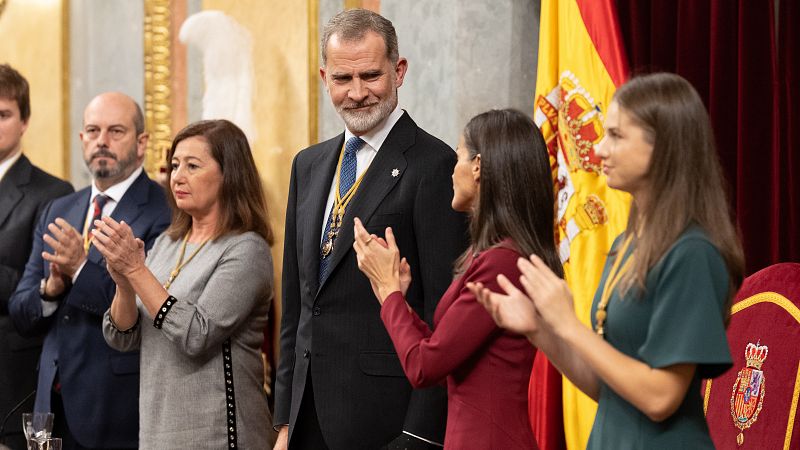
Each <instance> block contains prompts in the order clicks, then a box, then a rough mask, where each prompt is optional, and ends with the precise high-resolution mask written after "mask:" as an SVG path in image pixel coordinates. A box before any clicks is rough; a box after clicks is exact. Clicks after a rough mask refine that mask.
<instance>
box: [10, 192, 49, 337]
mask: <svg viewBox="0 0 800 450" xmlns="http://www.w3.org/2000/svg"><path fill="white" fill-rule="evenodd" d="M52 220H53V219H52V218H50V206H49V205H48V207H47V209H46V210H45V211H44V213H43V214H42V215H41V216H40V217H39V221H38V223H37V224H36V228H35V230H34V235H33V244H32V246H31V254H30V257H29V258H28V262H27V263H26V264H25V271H24V272H23V274H22V278H21V279H20V281H19V284H18V285H17V289H16V291H14V294H13V295H12V296H11V298H9V300H8V314H9V316H11V319H12V321H13V322H14V326H15V327H16V329H17V331H18V332H19V334H21V335H22V336H34V335H41V334H44V333H46V332H47V330H48V328H49V326H50V322H51V321H52V320H53V316H50V317H42V297H41V296H40V295H39V283H40V282H41V281H42V279H43V278H44V277H46V276H48V275H49V274H50V270H49V268H48V265H47V264H45V261H44V259H42V249H43V245H44V241H42V236H43V235H44V233H45V229H46V227H47V224H48V223H50V222H52Z"/></svg>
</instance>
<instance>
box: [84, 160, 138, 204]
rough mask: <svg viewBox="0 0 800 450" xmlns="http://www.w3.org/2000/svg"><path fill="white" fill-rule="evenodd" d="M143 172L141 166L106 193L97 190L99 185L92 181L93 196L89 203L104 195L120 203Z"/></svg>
mask: <svg viewBox="0 0 800 450" xmlns="http://www.w3.org/2000/svg"><path fill="white" fill-rule="evenodd" d="M142 170H143V169H142V166H139V167H138V168H137V169H136V170H134V171H133V173H132V174H130V175H129V176H128V178H125V179H124V180H122V181H120V182H119V183H117V184H115V185H113V186H111V187H110V188H108V189H106V190H105V192H102V191H100V189H98V188H97V183H96V182H95V181H94V180H92V196H91V197H89V201H92V200H94V198H95V197H97V194H103V195H105V196H107V197H109V198H110V199H111V200H113V201H114V202H116V203H119V201H120V200H121V199H122V196H123V195H125V192H127V191H128V188H129V187H131V185H132V184H133V182H134V181H136V178H137V177H138V176H139V174H141V173H142Z"/></svg>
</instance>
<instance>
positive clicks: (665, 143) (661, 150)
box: [614, 73, 744, 311]
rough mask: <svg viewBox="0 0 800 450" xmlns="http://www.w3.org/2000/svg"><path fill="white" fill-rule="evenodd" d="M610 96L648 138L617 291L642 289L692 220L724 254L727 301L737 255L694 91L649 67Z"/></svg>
mask: <svg viewBox="0 0 800 450" xmlns="http://www.w3.org/2000/svg"><path fill="white" fill-rule="evenodd" d="M614 100H615V101H616V102H617V104H618V105H619V107H620V110H623V111H624V112H625V113H627V114H628V115H629V117H630V118H631V119H632V121H633V122H634V123H635V124H636V125H638V126H640V127H642V128H643V129H644V131H645V133H646V136H647V138H648V140H649V141H650V142H651V143H652V144H653V153H652V157H651V159H650V166H649V168H648V171H647V182H648V183H649V193H648V200H647V202H646V204H645V207H644V208H643V210H641V211H640V210H639V209H638V207H637V206H636V204H635V202H634V204H633V206H632V208H631V213H630V217H629V219H628V226H627V229H626V231H625V234H626V235H635V236H636V248H635V250H634V255H635V257H634V259H633V260H632V262H631V267H630V269H629V270H628V271H627V272H626V273H625V274H624V275H623V277H622V278H621V279H620V291H621V292H623V293H624V292H626V291H627V290H628V289H630V288H632V287H635V288H637V289H641V290H642V292H643V290H644V286H645V284H644V282H645V277H646V276H647V272H648V270H650V269H651V268H652V267H653V266H654V265H655V264H656V263H657V262H658V261H659V259H661V257H662V256H664V254H665V253H666V252H667V250H669V248H670V247H671V246H672V245H673V244H674V243H675V241H676V240H677V239H678V237H679V236H680V235H681V233H683V232H684V231H685V230H686V228H687V227H689V226H690V225H693V224H696V225H698V226H699V227H700V228H702V229H703V231H705V233H706V234H707V235H708V237H709V239H710V240H711V242H712V244H714V246H715V247H716V248H717V249H718V250H719V252H720V254H721V255H722V257H723V259H724V260H725V263H726V265H727V268H728V274H729V285H730V286H729V291H728V293H729V298H728V303H730V302H731V300H732V299H733V296H734V295H735V294H736V291H737V290H738V288H739V286H740V285H741V283H742V279H743V277H744V254H743V252H742V246H741V242H740V239H739V234H738V232H737V229H736V227H735V226H734V224H733V220H732V215H731V211H730V209H729V207H728V199H727V195H726V184H725V180H724V176H723V174H722V168H721V167H720V163H719V160H718V156H717V151H716V148H715V145H714V135H713V133H712V130H711V123H710V121H709V118H708V113H707V112H706V109H705V106H703V102H702V100H701V99H700V96H699V95H698V94H697V91H695V89H694V88H693V87H692V85H691V84H689V82H688V81H686V80H685V79H684V78H682V77H680V76H678V75H675V74H671V73H654V74H650V75H643V76H638V77H635V78H632V79H631V80H629V81H628V82H627V83H625V84H624V85H622V86H620V88H619V89H618V90H617V92H616V93H615V94H614ZM728 309H729V308H726V311H727V310H728Z"/></svg>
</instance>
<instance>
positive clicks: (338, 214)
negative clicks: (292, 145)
mask: <svg viewBox="0 0 800 450" xmlns="http://www.w3.org/2000/svg"><path fill="white" fill-rule="evenodd" d="M344 150H345V146H344V145H342V150H341V151H340V152H339V162H338V163H337V165H336V174H335V175H334V176H335V177H336V185H335V186H334V188H333V189H334V192H335V196H334V199H333V206H332V207H331V213H330V214H331V216H330V221H331V226H330V228H329V229H328V234H327V235H326V237H327V239H326V240H325V243H324V244H323V245H322V258H323V259H325V258H327V257H328V255H330V254H331V252H333V245H334V241H335V240H336V237H337V236H338V235H339V229H340V228H341V226H342V220H343V218H344V213H345V210H346V209H347V205H348V204H349V203H350V200H352V199H353V196H355V194H356V191H357V190H358V187H359V186H360V185H361V181H362V180H363V179H364V175H366V174H367V170H366V169H365V170H364V172H362V173H361V175H360V176H359V177H358V178H357V179H356V182H355V183H353V185H352V186H350V189H348V190H347V192H345V193H344V196H342V195H341V194H340V192H339V186H340V183H341V181H342V179H341V176H340V175H341V171H342V160H343V159H344ZM356 167H358V165H356ZM367 169H369V166H367Z"/></svg>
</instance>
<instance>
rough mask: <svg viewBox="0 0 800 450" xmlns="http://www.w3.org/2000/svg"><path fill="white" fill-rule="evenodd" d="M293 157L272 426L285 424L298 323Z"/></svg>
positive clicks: (284, 246)
mask: <svg viewBox="0 0 800 450" xmlns="http://www.w3.org/2000/svg"><path fill="white" fill-rule="evenodd" d="M296 212H297V157H295V160H294V162H293V163H292V176H291V181H290V183H289V199H288V201H287V205H286V226H285V228H284V236H285V239H284V244H283V274H282V283H281V285H282V295H281V297H282V301H283V303H282V311H281V333H280V361H279V362H278V371H277V373H276V380H275V417H274V419H273V423H274V424H275V425H283V424H288V423H289V411H290V408H291V404H292V379H293V378H294V359H295V352H294V347H295V341H296V340H297V326H298V322H299V320H300V270H299V267H298V259H297V223H296Z"/></svg>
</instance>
